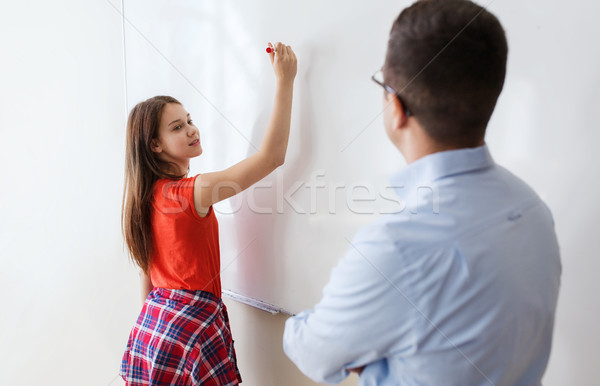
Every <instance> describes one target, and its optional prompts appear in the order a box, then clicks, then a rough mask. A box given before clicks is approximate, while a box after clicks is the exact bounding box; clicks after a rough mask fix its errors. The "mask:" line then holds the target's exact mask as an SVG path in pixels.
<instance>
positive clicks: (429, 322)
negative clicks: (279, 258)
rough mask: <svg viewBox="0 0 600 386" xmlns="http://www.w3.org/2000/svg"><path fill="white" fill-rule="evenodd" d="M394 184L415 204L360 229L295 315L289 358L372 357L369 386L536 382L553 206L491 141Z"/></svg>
mask: <svg viewBox="0 0 600 386" xmlns="http://www.w3.org/2000/svg"><path fill="white" fill-rule="evenodd" d="M392 182H393V184H394V185H395V186H396V191H397V192H398V193H399V195H400V197H401V198H403V199H405V200H406V203H407V206H406V208H404V210H403V211H402V212H400V213H397V214H393V215H387V216H383V217H382V218H380V219H379V220H378V221H376V222H375V223H373V224H371V225H369V226H367V227H365V228H363V229H362V230H361V231H360V232H359V233H358V234H357V235H356V237H355V238H354V240H353V241H352V242H351V247H350V251H349V252H348V254H347V255H346V257H344V259H342V261H340V264H339V265H338V266H337V267H336V268H335V269H334V271H333V273H332V276H331V279H330V282H329V284H328V285H327V287H326V288H325V290H324V296H323V299H322V300H321V302H320V303H319V304H317V306H316V307H315V309H314V312H306V313H303V314H300V315H299V316H298V317H296V318H294V319H290V321H288V325H287V326H286V334H285V336H284V347H285V348H286V352H287V353H288V355H289V356H290V357H291V358H292V359H293V360H294V362H296V364H297V365H298V366H299V367H300V368H301V369H302V370H306V371H305V373H307V374H309V375H310V372H313V375H314V379H318V380H328V381H338V380H340V379H341V378H343V377H344V376H345V375H346V373H345V372H344V371H341V372H340V371H339V368H340V364H341V365H342V367H345V368H353V367H359V366H362V365H365V364H366V365H367V367H366V368H365V370H364V371H363V373H362V374H361V384H365V385H366V384H369V385H370V384H377V385H388V384H389V385H392V384H394V385H398V384H402V385H439V384H444V385H467V384H468V385H479V384H480V385H486V384H495V385H537V384H539V380H540V379H541V376H542V375H543V373H544V370H545V368H546V365H547V361H548V356H549V352H550V345H551V337H552V329H553V323H554V312H555V308H556V300H557V296H558V287H559V282H560V271H561V266H560V257H559V251H558V245H557V242H556V237H555V234H554V224H553V220H552V217H551V214H550V212H549V210H548V209H547V207H546V205H545V204H544V203H543V202H542V201H541V200H540V199H539V197H538V196H537V195H536V194H535V192H533V190H531V189H530V188H529V187H528V186H527V185H526V184H525V183H523V182H522V181H521V180H519V179H518V178H517V177H515V176H514V175H512V174H511V173H510V172H508V171H507V170H506V169H504V168H502V167H500V166H498V165H496V164H494V163H493V161H492V159H491V157H490V155H489V153H488V150H487V147H486V146H482V147H478V148H474V149H460V150H453V151H445V152H439V153H434V154H431V155H428V156H426V157H423V158H422V159H420V160H418V161H416V162H414V163H413V164H411V165H409V166H408V167H407V168H405V169H404V170H402V171H401V172H400V173H398V174H396V175H395V176H394V177H393V178H392ZM323 326H336V329H335V330H333V331H329V330H327V329H324V328H323ZM325 341H336V342H337V344H336V345H334V347H332V348H330V349H323V347H322V343H324V342H325ZM317 347H320V349H318V350H316V351H314V349H315V348H317ZM339 361H342V362H341V363H340V362H339ZM317 362H320V363H322V365H321V366H319V365H317V364H316V363H317ZM303 363H304V364H305V365H306V366H305V368H304V369H303ZM336 370H337V371H336Z"/></svg>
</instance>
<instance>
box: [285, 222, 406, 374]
mask: <svg viewBox="0 0 600 386" xmlns="http://www.w3.org/2000/svg"><path fill="white" fill-rule="evenodd" d="M364 233H365V232H363V237H361V236H360V234H361V233H360V232H359V234H358V235H357V237H356V238H355V240H354V241H352V242H350V243H349V244H350V247H349V250H348V252H347V254H346V255H345V256H344V257H343V258H342V259H341V260H340V262H339V263H338V265H337V266H336V267H335V268H334V269H333V271H332V273H331V276H330V280H329V283H328V284H327V285H326V286H325V288H324V289H323V296H322V298H321V300H320V301H319V303H318V304H317V305H316V306H315V307H314V309H311V310H306V311H303V312H301V313H300V314H298V315H296V316H294V317H292V318H290V319H288V320H287V321H286V324H285V330H284V336H283V349H284V351H285V353H286V355H287V356H288V357H289V358H290V359H291V360H292V361H293V362H294V363H295V364H296V366H298V368H299V369H300V370H301V371H302V372H303V373H304V374H305V375H307V376H308V377H310V378H311V379H313V380H314V381H317V382H327V383H338V382H340V381H342V380H343V379H344V378H346V377H347V376H348V374H349V372H348V370H347V369H349V368H355V367H361V366H364V365H368V364H369V363H373V362H376V361H378V360H379V359H381V358H384V357H386V356H389V355H390V353H398V352H402V351H406V350H409V349H410V347H411V346H413V342H412V340H413V339H412V333H411V331H412V329H411V320H414V318H413V314H414V307H413V306H411V305H412V302H411V298H412V295H411V294H410V293H407V292H408V291H407V290H406V289H405V288H404V287H403V286H402V283H403V281H404V279H405V278H406V276H407V275H408V274H409V272H410V267H407V269H402V268H399V267H401V265H400V264H401V262H400V258H401V256H399V253H398V251H397V250H396V248H395V247H394V244H393V243H392V242H385V241H384V240H382V239H381V238H380V237H374V240H373V238H371V241H369V237H364Z"/></svg>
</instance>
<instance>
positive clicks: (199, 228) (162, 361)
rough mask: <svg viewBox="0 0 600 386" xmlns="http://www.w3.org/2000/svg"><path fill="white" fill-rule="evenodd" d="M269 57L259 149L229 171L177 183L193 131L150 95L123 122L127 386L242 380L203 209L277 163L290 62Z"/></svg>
mask: <svg viewBox="0 0 600 386" xmlns="http://www.w3.org/2000/svg"><path fill="white" fill-rule="evenodd" d="M269 46H270V47H273V45H272V44H271V43H269ZM269 56H270V59H271V64H272V66H273V70H274V72H275V76H276V78H277V90H276V94H275V103H274V107H273V112H272V114H271V118H270V121H269V123H268V126H267V131H266V133H265V136H264V138H263V142H262V145H261V147H260V150H259V151H258V152H257V153H256V154H254V155H252V156H251V157H248V158H247V159H245V160H243V161H241V162H239V163H237V164H236V165H233V166H231V167H230V168H228V169H225V170H222V171H218V172H213V173H204V174H198V175H196V176H194V177H189V178H186V177H187V173H188V172H189V160H190V159H191V158H193V157H197V156H199V155H200V154H202V147H201V145H200V134H199V131H198V128H197V127H196V126H195V125H194V124H193V121H192V119H191V116H190V114H189V113H188V112H187V111H186V110H185V109H184V108H183V106H182V105H181V103H179V102H178V101H177V100H176V99H174V98H171V97H167V96H156V97H154V98H150V99H148V100H146V101H144V102H141V103H139V104H138V105H136V106H135V107H134V108H133V109H132V110H131V113H130V114H129V119H128V121H127V150H126V151H127V154H126V158H127V160H126V161H127V162H126V173H125V182H126V190H125V192H126V193H124V196H123V208H122V209H123V211H122V218H121V220H122V226H123V234H124V237H125V240H126V242H127V246H128V249H129V252H130V254H131V258H132V260H133V261H134V262H135V263H136V264H137V265H138V266H139V267H140V269H141V270H140V279H141V281H142V300H143V301H144V304H143V307H142V310H141V312H140V315H139V317H138V319H137V323H136V325H135V326H134V327H133V329H132V330H131V333H130V335H129V340H128V342H127V347H126V350H125V353H124V355H123V360H122V364H121V371H120V375H121V376H122V377H123V379H124V380H125V381H126V384H128V385H139V384H150V385H159V384H160V385H164V384H177V385H200V384H201V385H237V384H238V383H240V382H241V381H242V378H241V376H240V373H239V371H238V368H237V364H236V355H235V349H234V347H233V339H232V337H231V332H230V328H229V319H228V316H227V309H226V307H225V304H224V303H223V302H222V300H221V280H220V275H219V273H220V256H219V234H218V224H217V219H216V217H215V214H214V211H213V208H212V206H213V204H215V203H217V202H219V201H221V200H224V199H226V198H229V197H231V196H233V195H235V194H237V193H240V192H241V191H243V190H244V189H246V188H248V187H249V186H250V185H252V184H254V183H256V182H258V181H259V180H261V179H262V178H264V177H265V176H267V175H268V174H269V173H271V172H272V171H273V170H275V169H276V168H277V167H278V166H280V165H282V164H283V162H284V159H285V153H286V149H287V143H288V137H289V131H290V118H291V109H292V93H293V84H294V78H295V76H296V67H297V62H296V55H295V54H294V52H293V51H292V49H291V47H290V46H286V45H284V44H282V43H280V42H278V43H277V44H276V46H275V52H271V53H270V54H269Z"/></svg>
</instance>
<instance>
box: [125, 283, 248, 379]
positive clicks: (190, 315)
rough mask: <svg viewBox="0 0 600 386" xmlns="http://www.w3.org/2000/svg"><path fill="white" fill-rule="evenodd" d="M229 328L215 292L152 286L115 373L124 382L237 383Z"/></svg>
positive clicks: (237, 372)
mask: <svg viewBox="0 0 600 386" xmlns="http://www.w3.org/2000/svg"><path fill="white" fill-rule="evenodd" d="M230 331H231V330H230V328H229V317H228V315H227V308H226V307H225V304H224V303H223V301H222V300H221V299H219V298H217V297H216V296H215V295H213V294H211V293H209V292H205V291H191V290H174V289H165V288H159V287H155V288H154V290H153V291H152V292H151V293H150V295H148V298H147V299H146V301H145V302H144V306H143V307H142V311H141V312H140V315H139V317H138V320H137V323H136V325H135V326H134V327H133V329H132V330H131V334H130V335H129V340H128V342H127V348H126V350H125V354H124V355H123V360H122V362H121V371H120V375H121V377H122V378H123V379H124V380H125V382H126V384H127V385H204V386H209V385H237V384H238V383H240V382H241V381H242V378H241V376H240V373H239V371H238V368H237V364H236V356H235V349H234V347H233V339H232V337H231V332H230Z"/></svg>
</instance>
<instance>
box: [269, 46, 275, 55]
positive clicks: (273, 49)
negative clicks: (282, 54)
mask: <svg viewBox="0 0 600 386" xmlns="http://www.w3.org/2000/svg"><path fill="white" fill-rule="evenodd" d="M271 52H275V47H267V54H270V53H271Z"/></svg>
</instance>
